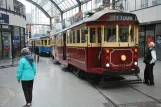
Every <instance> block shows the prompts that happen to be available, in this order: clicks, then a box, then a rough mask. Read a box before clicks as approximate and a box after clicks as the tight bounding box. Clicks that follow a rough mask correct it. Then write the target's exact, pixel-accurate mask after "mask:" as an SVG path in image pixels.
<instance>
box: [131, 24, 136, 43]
mask: <svg viewBox="0 0 161 107" xmlns="http://www.w3.org/2000/svg"><path fill="white" fill-rule="evenodd" d="M130 35H131V42H134V39H135V36H134V26H131V30H130Z"/></svg>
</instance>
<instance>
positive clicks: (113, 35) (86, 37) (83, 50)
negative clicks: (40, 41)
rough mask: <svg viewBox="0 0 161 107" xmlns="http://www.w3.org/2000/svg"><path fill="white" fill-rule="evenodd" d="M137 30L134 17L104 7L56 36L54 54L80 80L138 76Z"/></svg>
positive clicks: (137, 26) (137, 23) (130, 14)
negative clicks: (81, 78) (80, 78)
mask: <svg viewBox="0 0 161 107" xmlns="http://www.w3.org/2000/svg"><path fill="white" fill-rule="evenodd" d="M138 28H139V22H138V20H137V17H136V15H135V14H132V13H125V12H121V11H119V10H109V9H107V8H104V9H102V10H101V11H99V12H96V13H94V14H93V15H91V16H90V17H88V18H85V19H83V20H82V21H80V22H78V23H76V24H74V25H72V26H70V27H68V28H66V29H63V30H62V31H60V32H58V33H56V34H54V35H53V41H54V45H53V49H52V54H53V56H54V58H55V60H56V61H58V62H59V63H61V64H63V65H66V66H67V67H70V68H71V69H72V70H73V71H75V72H76V73H77V74H78V76H80V77H82V76H87V75H88V76H89V75H90V76H93V77H94V78H97V77H99V78H100V77H102V76H107V77H117V76H121V75H137V74H139V72H140V69H139V67H138Z"/></svg>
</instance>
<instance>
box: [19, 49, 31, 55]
mask: <svg viewBox="0 0 161 107" xmlns="http://www.w3.org/2000/svg"><path fill="white" fill-rule="evenodd" d="M28 54H30V50H29V49H28V48H23V49H22V50H21V55H22V56H25V55H28Z"/></svg>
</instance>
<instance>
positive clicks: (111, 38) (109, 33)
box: [104, 26, 116, 42]
mask: <svg viewBox="0 0 161 107" xmlns="http://www.w3.org/2000/svg"><path fill="white" fill-rule="evenodd" d="M104 41H105V42H116V26H108V27H105V30H104Z"/></svg>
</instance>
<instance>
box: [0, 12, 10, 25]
mask: <svg viewBox="0 0 161 107" xmlns="http://www.w3.org/2000/svg"><path fill="white" fill-rule="evenodd" d="M0 24H9V15H7V14H3V13H0Z"/></svg>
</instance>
